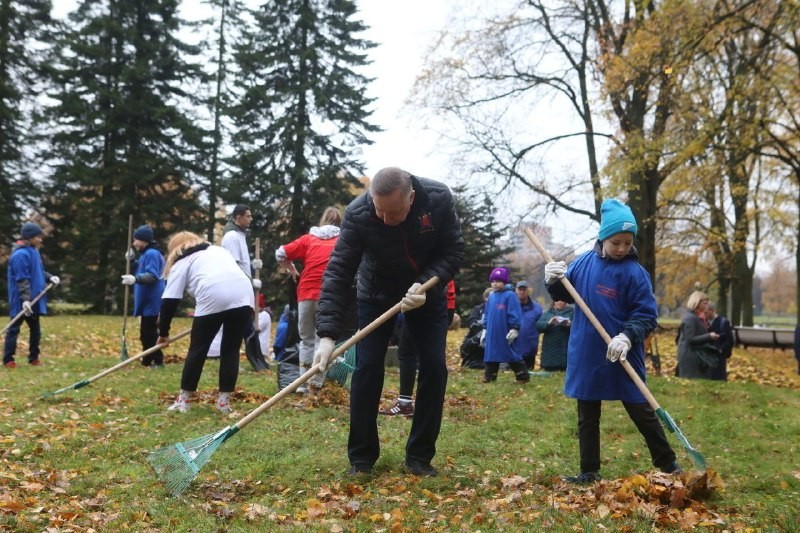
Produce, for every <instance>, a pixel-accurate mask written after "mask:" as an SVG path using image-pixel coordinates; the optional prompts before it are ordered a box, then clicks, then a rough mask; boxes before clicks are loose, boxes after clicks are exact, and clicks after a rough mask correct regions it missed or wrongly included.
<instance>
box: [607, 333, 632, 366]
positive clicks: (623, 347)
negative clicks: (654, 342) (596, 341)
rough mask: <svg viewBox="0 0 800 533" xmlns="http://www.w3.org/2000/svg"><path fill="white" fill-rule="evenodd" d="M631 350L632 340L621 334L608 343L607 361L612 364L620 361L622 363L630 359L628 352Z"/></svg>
mask: <svg viewBox="0 0 800 533" xmlns="http://www.w3.org/2000/svg"><path fill="white" fill-rule="evenodd" d="M630 349H631V340H630V339H629V338H628V336H627V335H625V334H624V333H620V334H619V335H617V336H616V337H614V338H613V339H611V342H609V343H608V350H607V351H606V359H608V360H609V361H611V362H612V363H613V362H615V361H617V360H619V362H620V363H621V362H622V361H624V360H625V359H627V358H628V350H630Z"/></svg>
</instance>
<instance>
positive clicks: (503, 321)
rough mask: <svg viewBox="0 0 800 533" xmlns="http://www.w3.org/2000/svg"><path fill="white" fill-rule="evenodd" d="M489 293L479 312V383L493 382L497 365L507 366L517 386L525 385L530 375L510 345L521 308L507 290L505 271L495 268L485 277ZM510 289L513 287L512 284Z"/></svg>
mask: <svg viewBox="0 0 800 533" xmlns="http://www.w3.org/2000/svg"><path fill="white" fill-rule="evenodd" d="M489 283H491V285H492V292H491V293H490V294H489V299H488V300H487V301H486V309H485V311H484V313H483V328H484V329H483V333H482V334H481V338H482V342H481V346H484V354H483V362H484V365H485V366H484V370H483V372H484V374H483V382H484V383H491V382H493V381H496V380H497V371H498V369H499V367H500V363H508V366H509V367H510V368H511V370H512V371H513V372H514V375H515V376H516V378H517V382H519V383H527V382H528V381H529V380H530V373H529V372H528V367H527V366H526V365H525V361H523V360H522V355H520V353H519V352H518V351H517V349H516V347H515V346H514V341H515V340H516V339H517V337H518V336H519V330H520V327H521V325H522V308H521V307H520V305H519V298H517V295H516V294H514V290H513V289H511V288H509V287H508V283H509V281H508V269H506V268H503V267H497V268H494V269H492V272H491V273H490V274H489ZM512 287H513V285H512Z"/></svg>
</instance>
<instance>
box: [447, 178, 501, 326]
mask: <svg viewBox="0 0 800 533" xmlns="http://www.w3.org/2000/svg"><path fill="white" fill-rule="evenodd" d="M453 199H454V201H455V206H456V212H457V213H458V217H459V219H460V220H461V233H462V234H463V235H464V243H465V245H466V246H465V249H464V263H463V265H462V266H461V270H460V271H459V273H458V274H456V286H457V287H458V298H457V300H456V301H457V305H458V308H459V310H460V314H461V315H462V316H466V315H465V314H464V313H465V312H466V313H468V312H469V310H470V309H471V308H472V307H473V306H475V305H477V304H479V303H481V302H482V301H483V291H484V290H485V289H486V287H488V286H489V282H488V279H489V278H488V276H489V272H490V271H491V269H492V267H494V266H497V265H498V264H499V262H501V261H503V260H504V259H505V256H506V254H508V253H509V252H511V248H510V247H508V246H502V245H501V244H500V242H501V239H502V237H503V235H505V233H506V231H507V229H508V228H506V227H503V226H502V225H500V224H499V223H498V222H497V208H496V206H495V203H494V201H493V200H492V197H491V196H490V195H489V194H488V193H487V192H486V191H481V192H478V191H475V190H468V189H467V187H466V186H464V185H460V186H458V187H453Z"/></svg>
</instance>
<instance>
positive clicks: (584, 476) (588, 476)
mask: <svg viewBox="0 0 800 533" xmlns="http://www.w3.org/2000/svg"><path fill="white" fill-rule="evenodd" d="M561 479H562V480H564V481H566V482H567V483H573V484H575V485H589V484H590V483H594V482H595V481H600V480H601V479H602V478H601V477H600V473H599V472H581V473H580V474H578V475H577V476H564V477H563V478H561Z"/></svg>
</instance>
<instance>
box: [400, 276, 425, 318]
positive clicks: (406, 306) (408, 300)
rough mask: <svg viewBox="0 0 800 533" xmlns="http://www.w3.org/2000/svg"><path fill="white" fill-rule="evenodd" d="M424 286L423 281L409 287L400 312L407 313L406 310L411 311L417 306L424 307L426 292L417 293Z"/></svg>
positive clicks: (401, 302) (401, 303)
mask: <svg viewBox="0 0 800 533" xmlns="http://www.w3.org/2000/svg"><path fill="white" fill-rule="evenodd" d="M420 287H422V284H421V283H414V284H413V285H411V287H409V288H408V292H406V295H405V296H403V299H402V300H401V301H400V312H401V313H405V312H406V311H411V310H412V309H416V308H417V307H422V306H423V305H425V293H424V292H423V293H422V294H417V291H418V290H419V289H420Z"/></svg>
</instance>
